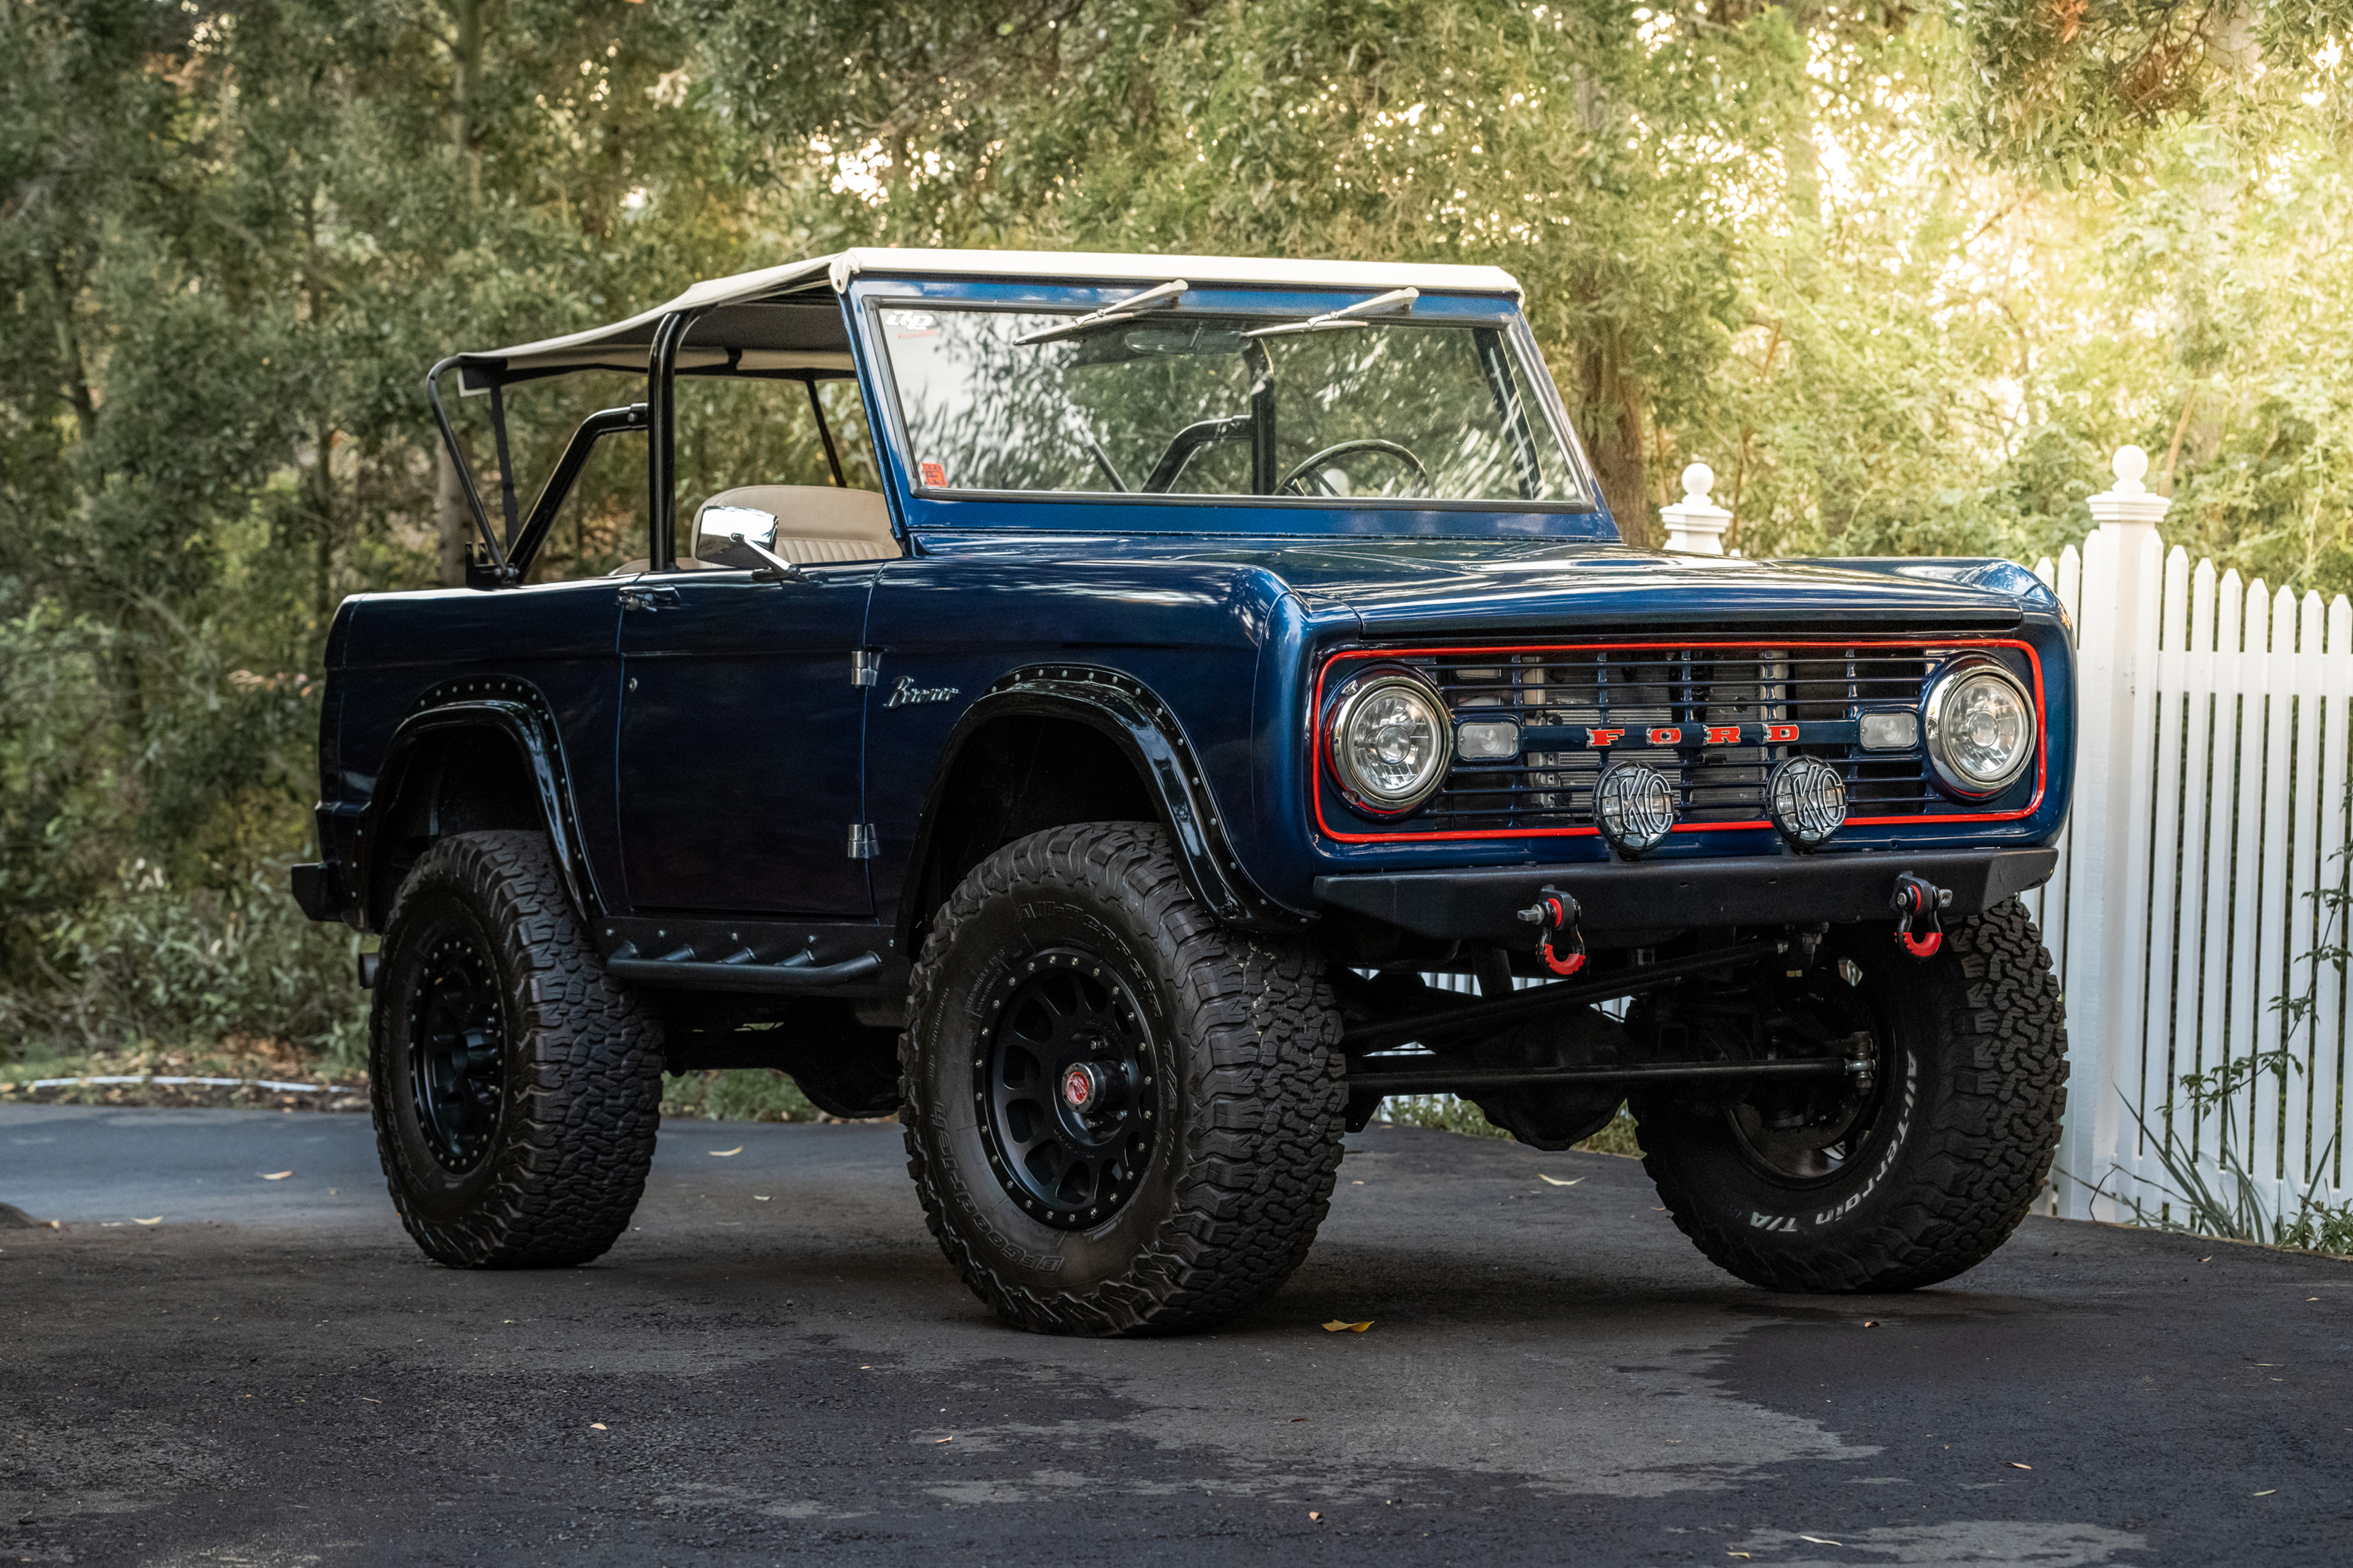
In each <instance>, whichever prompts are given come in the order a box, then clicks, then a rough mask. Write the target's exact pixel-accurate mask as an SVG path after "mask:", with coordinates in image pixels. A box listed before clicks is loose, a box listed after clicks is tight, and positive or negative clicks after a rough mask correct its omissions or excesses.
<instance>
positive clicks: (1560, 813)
mask: <svg viewBox="0 0 2353 1568" xmlns="http://www.w3.org/2000/svg"><path fill="white" fill-rule="evenodd" d="M1947 651H1948V650H1944V649H1938V648H1933V647H1885V646H1881V647H1819V646H1816V647H1770V646H1759V645H1751V646H1745V647H1744V646H1735V647H1704V646H1695V647H1667V648H1662V647H1641V648H1629V649H1619V648H1572V649H1559V648H1547V649H1542V650H1536V651H1514V650H1508V649H1498V650H1496V651H1493V652H1475V653H1440V654H1406V655H1402V656H1398V657H1396V658H1383V659H1381V662H1383V663H1397V664H1403V665H1408V666H1410V667H1412V668H1417V669H1419V670H1420V671H1421V672H1422V673H1424V674H1425V675H1427V676H1428V677H1430V679H1431V680H1432V681H1433V682H1435V683H1436V685H1437V686H1438V688H1439V689H1440V691H1441V692H1442V693H1443V694H1444V695H1445V698H1446V701H1447V706H1448V708H1449V709H1450V710H1451V711H1452V713H1453V715H1454V718H1455V720H1456V721H1457V722H1463V721H1475V720H1478V719H1481V718H1484V717H1487V716H1489V715H1490V714H1492V716H1493V718H1495V719H1505V718H1508V719H1511V720H1513V721H1515V722H1517V723H1518V724H1519V726H1520V727H1521V752H1520V754H1519V756H1518V757H1516V758H1514V759H1513V760H1511V761H1508V762H1502V763H1466V762H1462V761H1461V760H1459V759H1458V760H1457V761H1456V763H1455V765H1454V767H1453V769H1452V770H1451V772H1450V773H1449V774H1448V776H1447V780H1446V783H1445V784H1444V786H1443V787H1442V788H1441V789H1440V791H1439V793H1438V794H1437V795H1434V796H1432V797H1431V799H1430V803H1429V805H1427V806H1425V807H1424V808H1423V809H1422V810H1420V811H1419V812H1417V813H1415V814H1414V816H1412V818H1411V819H1410V820H1409V821H1407V822H1401V823H1398V824H1397V825H1395V826H1394V827H1393V828H1392V831H1395V832H1401V833H1409V834H1422V833H1493V832H1498V831H1501V832H1512V831H1534V830H1539V829H1547V828H1548V829H1560V828H1568V827H1586V826H1590V825H1591V823H1592V821H1593V805H1592V803H1593V784H1594V781H1595V779H1597V778H1598V777H1599V775H1600V772H1601V769H1602V768H1603V766H1605V765H1606V764H1607V763H1609V762H1616V761H1629V760H1630V761H1635V762H1641V763H1647V764H1648V765H1650V766H1651V767H1654V768H1656V769H1658V770H1659V771H1660V772H1661V773H1663V774H1665V775H1666V778H1667V781H1668V783H1669V784H1672V786H1673V787H1674V790H1675V793H1676V799H1677V805H1678V811H1677V816H1678V817H1679V819H1680V820H1681V821H1682V822H1683V823H1685V824H1689V825H1704V824H1731V823H1755V822H1762V821H1763V820H1764V818H1765V782H1766V778H1767V775H1768V774H1769V773H1771V772H1772V770H1773V767H1774V766H1775V764H1777V763H1779V762H1781V761H1782V760H1783V759H1784V758H1787V757H1791V756H1799V755H1805V756H1814V757H1819V758H1820V759H1821V760H1822V761H1824V762H1826V763H1830V764H1831V765H1832V766H1833V767H1835V768H1837V769H1838V770H1839V773H1840V775H1841V777H1842V778H1843V779H1844V780H1845V781H1846V788H1847V800H1848V807H1847V809H1848V814H1849V816H1852V817H1880V816H1918V815H1921V814H1922V813H1924V812H1926V811H1927V810H1929V809H1931V808H1932V806H1941V805H1944V804H1945V803H1943V802H1942V801H1941V800H1939V799H1938V798H1937V797H1935V796H1933V795H1931V794H1930V789H1929V783H1928V778H1929V774H1928V761H1927V756H1926V752H1925V750H1924V749H1923V746H1922V745H1921V744H1918V743H1915V745H1914V746H1913V747H1912V748H1911V749H1909V750H1906V751H1873V752H1865V751H1864V750H1862V744H1861V740H1860V733H1859V731H1860V723H1861V720H1862V716H1863V715H1864V714H1865V713H1870V712H1916V711H1917V710H1918V708H1919V705H1920V699H1921V694H1922V689H1923V687H1924V686H1925V685H1926V681H1927V679H1928V677H1929V675H1930V672H1931V671H1933V670H1934V669H1935V668H1936V667H1937V665H1938V664H1939V663H1940V662H1941V661H1942V660H1943V659H1944V658H1946V657H1947ZM1352 662H1353V661H1352ZM1342 668H1346V666H1343V667H1342ZM1593 731H1602V732H1603V733H1602V735H1601V736H1600V737H1596V736H1595V735H1594V733H1593ZM1610 731H1623V733H1622V734H1621V735H1614V736H1613V735H1611V734H1610V733H1609V732H1610ZM1669 731H1672V734H1670V733H1668V732H1669ZM1923 739H1925V738H1923ZM1597 741H1598V742H1599V743H1597ZM1605 753H1606V754H1605Z"/></svg>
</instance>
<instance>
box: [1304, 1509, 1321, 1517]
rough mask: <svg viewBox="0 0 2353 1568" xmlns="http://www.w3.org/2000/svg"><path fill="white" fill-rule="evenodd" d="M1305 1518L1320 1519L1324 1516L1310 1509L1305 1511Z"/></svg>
mask: <svg viewBox="0 0 2353 1568" xmlns="http://www.w3.org/2000/svg"><path fill="white" fill-rule="evenodd" d="M1307 1517H1308V1518H1310V1519H1322V1518H1323V1517H1324V1516H1323V1515H1322V1514H1320V1513H1318V1512H1316V1511H1315V1510H1314V1509H1312V1508H1311V1509H1309V1510H1307Z"/></svg>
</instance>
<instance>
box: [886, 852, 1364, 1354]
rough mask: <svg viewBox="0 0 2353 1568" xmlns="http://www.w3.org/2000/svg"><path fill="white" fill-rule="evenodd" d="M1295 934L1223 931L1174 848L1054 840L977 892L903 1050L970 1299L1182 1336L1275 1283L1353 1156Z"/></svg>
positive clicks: (931, 957) (1328, 1006)
mask: <svg viewBox="0 0 2353 1568" xmlns="http://www.w3.org/2000/svg"><path fill="white" fill-rule="evenodd" d="M1339 1034H1340V1021H1339V1014H1338V1011H1337V1009H1336V1008H1335V1005H1334V1004H1333V999H1332V994H1331V991H1330V988H1329V987H1328V986H1327V985H1326V984H1324V979H1323V975H1322V969H1321V966H1320V964H1318V963H1316V962H1314V960H1313V959H1312V958H1311V957H1310V955H1309V954H1308V953H1307V952H1306V951H1305V950H1304V949H1303V948H1301V947H1299V946H1296V945H1293V944H1290V943H1283V942H1271V941H1267V940H1264V939H1261V938H1255V937H1250V936H1247V935H1243V934H1240V933H1237V932H1232V931H1226V930H1223V929H1222V928H1220V927H1219V925H1218V924H1217V923H1216V921H1215V920H1214V919H1213V918H1212V917H1211V916H1210V914H1209V912H1208V910H1205V909H1203V908H1202V907H1201V905H1200V904H1199V903H1198V901H1196V900H1194V898H1193V897H1192V895H1191V893H1190V892H1189V891H1188V890H1187V888H1186V885H1185V881H1184V879H1183V876H1182V875H1181V874H1180V873H1179V871H1178V869H1177V868H1176V859H1175V858H1174V856H1173V855H1171V853H1170V852H1169V848H1168V845H1167V840H1166V836H1165V835H1164V834H1163V833H1162V832H1161V831H1160V830H1159V829H1158V828H1157V827H1153V826H1145V825H1142V824H1134V823H1089V824H1082V825H1078V826H1069V827H1060V828H1054V829H1050V830H1049V831H1047V832H1044V833H1039V834H1033V835H1032V836H1030V837H1028V838H1024V839H1021V840H1019V841H1018V842H1016V843H1013V844H1010V845H1008V846H1006V847H1004V848H1002V849H999V850H998V851H997V853H996V854H994V855H992V856H990V857H989V858H987V860H985V861H983V862H982V863H981V864H980V865H979V866H978V867H976V868H974V870H973V871H972V873H971V874H970V875H969V876H967V877H966V878H965V879H964V881H963V883H962V884H961V885H959V886H958V887H957V889H956V890H955V893H954V894H953V895H952V896H951V897H950V898H949V900H948V901H947V903H946V904H945V905H944V907H943V908H942V909H941V910H940V911H939V913H938V915H937V917H936V918H935V921H934V926H933V929H932V932H931V936H930V939H929V941H928V942H926V943H925V944H924V948H923V959H922V961H921V962H920V963H918V964H917V965H916V967H915V973H914V984H913V995H912V998H911V1001H910V1005H909V1010H908V1026H907V1032H906V1034H905V1036H904V1037H903V1038H902V1044H901V1047H900V1049H901V1060H902V1067H903V1069H904V1072H905V1075H906V1084H905V1093H906V1103H905V1105H904V1107H903V1108H902V1111H901V1119H902V1121H903V1122H904V1124H905V1127H906V1140H907V1166H908V1170H909V1172H910V1173H912V1174H913V1176H914V1178H915V1185H916V1190H917V1192H918V1193H919V1194H921V1196H922V1199H923V1214H924V1217H925V1219H926V1220H927V1221H928V1223H929V1224H930V1226H931V1230H932V1234H933V1235H934V1237H938V1239H939V1243H940V1247H941V1250H942V1251H944V1253H945V1254H946V1255H947V1258H948V1261H949V1262H950V1263H952V1264H953V1265H955V1268H956V1271H957V1273H959V1274H960V1275H962V1276H963V1278H964V1280H965V1284H967V1285H969V1286H970V1287H971V1288H972V1289H973V1291H974V1293H975V1294H976V1295H977V1296H979V1297H980V1299H981V1300H984V1301H986V1302H987V1303H988V1305H989V1306H990V1307H991V1308H992V1309H994V1310H996V1311H997V1314H998V1315H999V1316H1001V1317H1003V1318H1004V1319H1006V1320H1007V1321H1009V1322H1011V1323H1014V1324H1016V1325H1018V1326H1019V1327H1021V1328H1025V1329H1029V1330H1033V1331H1040V1332H1047V1333H1069V1334H1100V1335H1112V1334H1144V1333H1177V1332H1185V1331H1191V1330H1198V1329H1202V1328H1206V1327H1208V1326H1210V1325H1212V1324H1215V1323H1217V1322H1219V1321H1223V1320H1225V1319H1227V1318H1229V1317H1231V1316H1233V1315H1234V1314H1235V1313H1236V1312H1239V1311H1240V1310H1243V1309H1244V1308H1246V1307H1248V1306H1250V1304H1251V1303H1252V1302H1254V1301H1257V1300H1259V1299H1260V1298H1261V1297H1263V1296H1264V1295H1266V1294H1267V1293H1268V1292H1269V1291H1271V1290H1272V1289H1275V1287H1276V1286H1278V1285H1280V1284H1281V1283H1282V1281H1283V1279H1285V1278H1286V1277H1288V1276H1289V1274H1290V1273H1291V1271H1292V1270H1293V1268H1296V1267H1297V1266H1298V1264H1299V1261H1300V1259H1301V1258H1303V1257H1304V1256H1305V1255H1306V1252H1307V1248H1308V1246H1309V1244H1310V1243H1312V1242H1313V1241H1314V1237H1315V1228H1316V1226H1318V1225H1320V1224H1321V1223H1322V1222H1323V1218H1324V1210H1325V1208H1326V1206H1327V1205H1328V1204H1329V1203H1330V1201H1331V1196H1332V1185H1333V1179H1334V1176H1335V1173H1336V1172H1337V1170H1338V1168H1339V1163H1340V1135H1341V1118H1342V1113H1343V1111H1344V1110H1345V1100H1346V1094H1345V1080H1344V1079H1343V1076H1342V1061H1341V1056H1340V1050H1339Z"/></svg>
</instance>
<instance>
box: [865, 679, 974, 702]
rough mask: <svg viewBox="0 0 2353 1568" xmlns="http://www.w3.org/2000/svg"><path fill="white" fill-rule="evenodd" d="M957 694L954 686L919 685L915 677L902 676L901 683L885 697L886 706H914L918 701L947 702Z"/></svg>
mask: <svg viewBox="0 0 2353 1568" xmlns="http://www.w3.org/2000/svg"><path fill="white" fill-rule="evenodd" d="M955 694H956V689H955V687H953V686H918V685H916V684H915V679H914V677H913V676H901V677H900V678H899V684H898V685H896V686H894V687H892V689H891V695H890V696H889V697H887V698H885V699H883V701H882V706H883V707H885V708H912V707H913V706H914V705H915V704H916V703H918V702H945V701H946V700H948V699H950V698H952V697H954V696H955Z"/></svg>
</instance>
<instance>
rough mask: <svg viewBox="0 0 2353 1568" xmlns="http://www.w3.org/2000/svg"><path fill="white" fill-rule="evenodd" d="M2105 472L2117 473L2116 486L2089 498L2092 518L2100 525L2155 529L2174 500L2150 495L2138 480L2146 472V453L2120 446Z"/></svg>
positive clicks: (2104, 526)
mask: <svg viewBox="0 0 2353 1568" xmlns="http://www.w3.org/2000/svg"><path fill="white" fill-rule="evenodd" d="M2108 471H2109V472H2110V473H2113V474H2114V475H2116V485H2115V488H2113V489H2105V490H2103V491H2101V492H2100V493H2099V494H2098V495H2095V496H2094V497H2092V498H2091V507H2092V521H2094V522H2096V523H2098V524H2099V525H2100V526H2101V527H2102V528H2129V527H2133V526H2136V525H2137V526H2142V527H2147V528H2154V527H2156V526H2157V525H2158V523H2159V522H2161V521H2164V519H2165V514H2166V512H2167V511H2168V510H2171V508H2172V506H2173V502H2172V501H2171V500H2169V499H2168V498H2167V497H2165V496H2161V495H2154V494H2151V493H2150V491H2149V489H2148V487H2147V486H2146V485H2144V484H2142V483H2141V482H2140V481H2141V479H2142V476H2144V475H2146V474H2147V472H2148V454H2147V452H2144V451H2142V450H2141V449H2140V448H2139V447H2117V448H2116V458H2115V460H2114V461H2113V462H2111V463H2110V464H2109V465H2108ZM2135 537H2137V535H2136V536H2135Z"/></svg>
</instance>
